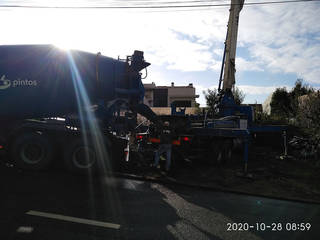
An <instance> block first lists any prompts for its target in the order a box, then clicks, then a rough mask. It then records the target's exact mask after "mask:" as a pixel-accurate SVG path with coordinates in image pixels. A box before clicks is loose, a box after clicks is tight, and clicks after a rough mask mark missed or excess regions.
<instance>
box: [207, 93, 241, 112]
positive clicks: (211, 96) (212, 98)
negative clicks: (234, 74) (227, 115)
mask: <svg viewBox="0 0 320 240" xmlns="http://www.w3.org/2000/svg"><path fill="white" fill-rule="evenodd" d="M232 93H233V97H234V101H235V103H236V104H241V103H242V102H243V100H244V98H245V94H244V93H243V92H242V91H241V90H240V89H239V88H237V87H235V88H234V89H233V90H232ZM203 94H204V96H205V98H206V103H207V106H208V107H209V108H210V109H212V110H213V112H214V113H216V112H217V109H216V104H217V103H218V101H219V95H218V90H217V89H216V88H214V89H213V90H211V89H208V90H207V91H203Z"/></svg>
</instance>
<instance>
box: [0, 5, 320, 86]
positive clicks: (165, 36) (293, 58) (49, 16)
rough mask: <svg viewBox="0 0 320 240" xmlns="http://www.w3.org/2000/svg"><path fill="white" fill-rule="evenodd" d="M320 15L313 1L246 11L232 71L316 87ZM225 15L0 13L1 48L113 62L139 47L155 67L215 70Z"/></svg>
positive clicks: (224, 10) (212, 12)
mask: <svg viewBox="0 0 320 240" xmlns="http://www.w3.org/2000/svg"><path fill="white" fill-rule="evenodd" d="M83 2H86V1H82V3H83ZM88 4H89V3H88ZM319 11H320V5H319V4H317V3H312V2H308V3H295V4H283V5H280V4H279V5H268V6H259V7H252V6H245V7H244V8H243V10H242V12H241V14H240V25H239V36H238V41H239V45H238V46H242V47H243V48H245V49H247V50H248V54H246V55H245V56H244V55H241V53H238V57H237V59H236V67H237V71H238V72H241V71H271V72H277V73H294V74H297V75H298V76H299V77H302V78H304V79H305V80H306V81H308V82H312V83H320V77H319V76H320V69H319V62H320V24H318V20H319V17H318V13H319ZM228 13H229V10H228V7H226V8H212V9H211V10H210V11H201V12H192V11H190V12H179V11H175V12H157V11H150V12H149V13H148V12H146V11H107V10H101V11H100V10H99V11H95V10H76V11H74V10H73V11H71V10H44V9H41V10H39V9H38V10H34V9H16V10H12V11H10V12H5V11H4V12H3V13H2V14H1V15H0V22H6V24H4V25H3V26H2V27H1V31H2V36H1V40H0V44H8V43H10V44H16V43H51V42H53V43H58V44H61V45H65V46H70V47H72V48H79V49H83V50H87V51H91V52H98V51H101V52H102V53H103V54H105V55H107V56H111V57H118V56H119V55H120V56H121V57H125V56H126V55H129V54H131V53H132V52H133V50H135V49H139V50H144V51H145V56H146V59H147V60H148V61H149V62H151V63H152V64H153V65H158V66H164V67H166V68H167V69H170V70H179V71H182V72H188V71H215V72H219V71H220V67H221V57H222V52H223V43H224V40H225V34H226V30H227V27H226V25H227V21H228ZM70 16H72V17H70ZM39 19H41V20H39ZM247 55H248V56H247Z"/></svg>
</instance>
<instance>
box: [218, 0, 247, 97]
mask: <svg viewBox="0 0 320 240" xmlns="http://www.w3.org/2000/svg"><path fill="white" fill-rule="evenodd" d="M243 4H244V0H231V7H230V14H229V21H228V31H227V37H226V42H225V53H224V54H225V59H224V76H223V90H224V91H226V90H231V89H232V87H233V86H234V84H235V72H236V68H235V58H236V49H237V36H238V26H239V15H240V11H241V9H242V7H243Z"/></svg>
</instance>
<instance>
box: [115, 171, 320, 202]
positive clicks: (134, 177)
mask: <svg viewBox="0 0 320 240" xmlns="http://www.w3.org/2000/svg"><path fill="white" fill-rule="evenodd" d="M113 176H115V177H119V178H126V179H132V180H140V181H147V182H152V183H160V184H164V185H165V184H169V185H176V186H183V187H189V188H196V189H198V190H204V191H215V192H223V193H232V194H237V195H244V196H251V197H263V198H267V199H275V200H282V201H290V202H298V203H304V204H317V205H319V204H320V201H316V200H308V199H301V198H295V197H293V198H286V197H272V196H268V195H264V194H252V193H248V192H245V191H241V190H230V189H229V188H223V187H211V186H205V185H201V184H199V185H197V184H192V183H185V182H180V181H176V180H175V179H170V178H166V179H161V178H155V177H147V176H141V175H135V174H129V173H121V172H114V173H113Z"/></svg>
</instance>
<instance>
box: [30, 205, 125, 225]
mask: <svg viewBox="0 0 320 240" xmlns="http://www.w3.org/2000/svg"><path fill="white" fill-rule="evenodd" d="M26 214H28V215H33V216H38V217H46V218H52V219H57V220H62V221H68V222H75V223H82V224H87V225H93V226H98V227H105V228H113V229H119V228H120V225H119V224H115V223H108V222H100V221H95V220H90V219H84V218H76V217H69V216H64V215H60V214H54V213H45V212H38V211H32V210H31V211H28V212H26Z"/></svg>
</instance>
